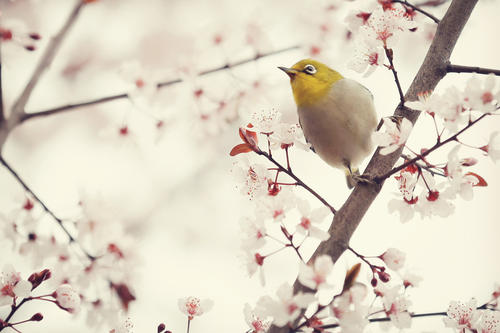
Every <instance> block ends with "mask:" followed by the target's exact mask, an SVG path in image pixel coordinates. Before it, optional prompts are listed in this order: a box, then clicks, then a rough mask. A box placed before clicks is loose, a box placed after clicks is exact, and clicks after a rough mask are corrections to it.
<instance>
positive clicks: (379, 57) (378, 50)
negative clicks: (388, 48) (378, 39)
mask: <svg viewBox="0 0 500 333" xmlns="http://www.w3.org/2000/svg"><path fill="white" fill-rule="evenodd" d="M358 44H359V45H358V46H357V48H356V51H355V53H354V56H353V57H352V58H351V60H350V61H349V63H348V64H347V67H348V68H350V69H352V70H354V71H356V72H358V73H364V77H367V76H369V75H371V74H372V73H373V72H374V71H375V70H376V69H377V67H379V66H383V65H384V61H385V52H384V49H383V47H381V46H380V45H377V44H376V43H375V42H374V41H366V42H364V43H358Z"/></svg>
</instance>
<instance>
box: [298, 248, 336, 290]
mask: <svg viewBox="0 0 500 333" xmlns="http://www.w3.org/2000/svg"><path fill="white" fill-rule="evenodd" d="M332 270H333V261H332V258H331V257H330V256H329V255H326V254H325V255H321V256H319V257H317V258H316V260H315V261H314V264H313V265H306V264H305V263H302V262H301V264H300V268H299V281H300V283H302V284H303V285H304V286H306V287H309V288H311V289H314V290H318V289H320V288H329V287H332V286H331V285H329V284H328V283H327V278H328V275H329V274H330V273H331V271H332Z"/></svg>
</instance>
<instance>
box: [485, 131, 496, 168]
mask: <svg viewBox="0 0 500 333" xmlns="http://www.w3.org/2000/svg"><path fill="white" fill-rule="evenodd" d="M498 134H499V132H498V131H494V132H493V133H491V135H490V139H489V140H488V144H487V145H486V146H484V147H481V149H482V150H483V151H485V152H486V153H487V154H488V156H489V157H490V158H491V160H492V161H493V162H495V163H496V162H497V161H498V160H499V159H500V137H499V136H498Z"/></svg>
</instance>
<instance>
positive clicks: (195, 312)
mask: <svg viewBox="0 0 500 333" xmlns="http://www.w3.org/2000/svg"><path fill="white" fill-rule="evenodd" d="M177 305H178V306H179V310H181V312H182V313H184V314H186V315H187V316H188V319H189V320H192V319H193V318H194V317H197V316H201V315H202V314H204V313H205V312H208V311H210V310H211V309H212V307H213V306H214V302H213V301H212V300H210V299H203V300H200V299H199V298H198V297H193V296H190V297H184V298H179V300H178V302H177Z"/></svg>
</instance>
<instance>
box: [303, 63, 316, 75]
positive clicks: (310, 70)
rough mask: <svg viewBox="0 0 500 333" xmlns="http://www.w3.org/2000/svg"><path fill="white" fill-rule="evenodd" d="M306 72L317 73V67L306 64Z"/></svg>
mask: <svg viewBox="0 0 500 333" xmlns="http://www.w3.org/2000/svg"><path fill="white" fill-rule="evenodd" d="M304 72H305V73H307V74H311V75H312V74H316V67H314V66H313V65H305V66H304Z"/></svg>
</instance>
